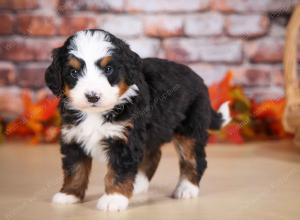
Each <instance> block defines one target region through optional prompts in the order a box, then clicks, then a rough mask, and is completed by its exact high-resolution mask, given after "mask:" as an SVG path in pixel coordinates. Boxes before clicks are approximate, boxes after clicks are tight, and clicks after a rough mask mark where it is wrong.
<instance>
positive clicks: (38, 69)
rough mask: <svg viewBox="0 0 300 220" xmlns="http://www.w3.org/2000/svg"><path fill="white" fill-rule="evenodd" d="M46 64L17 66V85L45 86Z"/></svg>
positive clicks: (27, 86)
mask: <svg viewBox="0 0 300 220" xmlns="http://www.w3.org/2000/svg"><path fill="white" fill-rule="evenodd" d="M47 66H48V65H46V64H36V63H32V64H26V65H20V66H19V67H18V79H17V85H19V86H21V87H26V88H31V89H38V88H41V87H44V86H45V80H44V75H45V70H46V68H47Z"/></svg>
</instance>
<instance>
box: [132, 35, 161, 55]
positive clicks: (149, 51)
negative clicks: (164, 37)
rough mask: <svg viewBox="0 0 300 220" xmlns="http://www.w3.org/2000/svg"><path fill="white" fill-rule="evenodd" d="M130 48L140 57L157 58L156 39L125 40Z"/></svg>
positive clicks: (158, 45)
mask: <svg viewBox="0 0 300 220" xmlns="http://www.w3.org/2000/svg"><path fill="white" fill-rule="evenodd" d="M127 43H128V44H129V45H130V48H131V49H132V50H133V51H135V52H136V53H137V54H138V55H140V56H141V57H157V56H158V53H159V49H160V41H159V40H158V39H150V38H140V39H132V40H127Z"/></svg>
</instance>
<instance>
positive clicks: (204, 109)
mask: <svg viewBox="0 0 300 220" xmlns="http://www.w3.org/2000/svg"><path fill="white" fill-rule="evenodd" d="M87 31H90V32H96V31H102V32H104V33H105V34H106V40H107V41H109V42H111V43H112V44H113V45H114V46H115V48H114V49H112V60H113V64H112V65H115V69H116V70H117V73H116V75H115V76H114V77H113V79H111V80H110V83H112V84H117V83H118V82H119V81H120V79H121V78H120V76H122V78H124V79H125V82H126V84H127V85H132V84H136V85H137V87H138V88H139V94H138V96H136V97H135V98H134V99H133V100H132V101H131V102H128V103H123V104H121V105H117V106H115V107H114V108H113V109H112V110H111V111H109V112H106V113H105V114H104V115H103V116H104V118H105V119H106V121H107V122H112V123H118V122H122V121H125V120H130V121H131V123H132V126H129V127H127V128H126V136H127V140H123V139H119V138H113V137H110V138H106V139H103V140H102V141H101V142H102V143H101V144H104V145H105V146H106V154H107V158H108V163H109V166H110V167H111V168H112V169H113V170H114V172H115V173H116V176H115V180H114V181H115V183H116V184H122V183H124V182H126V181H128V180H131V181H133V180H134V177H135V175H136V173H137V171H138V169H139V167H140V164H142V161H143V160H145V155H151V154H152V153H153V152H160V147H161V146H162V145H163V144H164V143H167V142H170V141H171V140H173V139H174V138H175V139H176V137H181V140H190V141H189V142H187V141H185V143H190V144H187V146H185V147H186V148H190V149H188V151H191V152H192V153H193V154H192V156H191V157H192V158H186V157H185V158H184V157H183V155H181V162H180V165H181V168H182V173H181V174H182V175H185V172H189V171H188V169H186V167H189V166H191V167H190V169H194V168H193V167H192V165H193V161H194V160H195V161H196V167H195V171H193V172H195V173H196V174H195V176H194V177H192V178H191V177H188V178H191V180H190V181H191V182H192V183H194V184H196V185H197V184H198V183H199V181H200V179H201V176H202V174H203V172H204V170H205V168H206V166H207V162H206V159H205V151H204V147H205V145H206V143H207V139H208V132H207V131H208V129H219V128H220V127H221V125H222V122H223V119H222V115H221V114H220V113H216V112H215V111H214V110H213V109H212V107H211V104H210V100H209V95H208V89H207V87H206V86H205V84H204V82H203V80H202V78H200V77H199V76H198V75H197V74H196V73H195V72H194V71H192V70H191V69H190V68H189V67H187V66H185V65H182V64H178V63H175V62H171V61H167V60H163V59H157V58H147V59H141V58H140V57H139V56H138V55H137V54H136V53H134V52H133V51H131V50H130V48H129V46H128V45H127V44H126V43H125V42H124V41H122V40H120V39H118V38H116V37H115V36H113V35H112V34H110V33H108V32H105V31H103V30H96V29H94V30H87ZM72 37H73V36H71V37H70V38H69V39H67V41H66V42H65V44H64V45H63V46H62V47H60V48H58V49H55V50H54V52H53V62H52V64H51V65H50V66H49V68H48V69H47V71H46V75H45V80H46V83H47V85H48V87H49V88H50V89H51V90H52V92H53V93H54V94H55V95H57V96H60V98H61V99H60V113H61V117H62V124H63V125H64V126H66V125H70V126H74V125H75V126H76V125H78V124H80V123H81V121H82V120H84V117H82V116H81V114H80V110H74V109H70V108H68V105H67V103H68V101H69V98H68V96H67V95H66V94H65V93H64V87H65V86H66V85H68V87H70V88H72V87H73V86H74V85H75V84H76V80H74V79H71V78H70V77H69V76H68V74H67V73H68V69H67V67H66V66H65V62H66V60H67V57H68V56H69V54H68V46H69V44H70V42H71V40H72ZM99 114H101V113H99ZM99 144H100V143H99ZM81 145H82V143H77V142H76V141H74V143H72V144H70V143H65V142H64V140H63V139H62V140H61V153H62V154H63V155H64V158H63V168H64V170H65V171H67V172H65V173H66V174H65V175H69V176H72V175H73V169H72V168H73V165H74V164H77V163H78V162H80V161H81V160H83V159H84V158H85V157H90V155H86V154H85V152H84V151H83V150H82V146H81ZM193 155H194V157H193ZM157 163H158V162H157ZM153 166H157V165H153ZM155 168H156V167H155ZM155 168H154V171H155ZM145 172H147V171H145ZM186 176H190V175H186ZM151 177H152V176H151ZM151 177H150V176H149V179H151ZM84 190H85V189H83V190H82V191H83V192H81V194H80V193H77V195H76V190H73V191H72V190H69V191H66V190H65V192H67V193H71V194H72V193H73V194H75V195H76V196H79V197H80V198H81V199H82V198H83V196H84ZM131 190H132V187H131ZM62 192H64V189H62ZM82 193H83V194H82ZM129 194H131V192H130V193H129Z"/></svg>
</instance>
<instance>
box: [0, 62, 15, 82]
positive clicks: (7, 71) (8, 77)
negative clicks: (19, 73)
mask: <svg viewBox="0 0 300 220" xmlns="http://www.w3.org/2000/svg"><path fill="white" fill-rule="evenodd" d="M15 80H16V70H15V66H14V65H13V64H12V63H7V62H1V61H0V85H1V86H4V85H10V84H13V83H14V82H15Z"/></svg>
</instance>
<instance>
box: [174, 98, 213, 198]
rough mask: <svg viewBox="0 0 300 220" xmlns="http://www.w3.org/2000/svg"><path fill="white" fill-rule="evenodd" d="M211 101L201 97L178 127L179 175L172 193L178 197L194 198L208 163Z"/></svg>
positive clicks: (176, 136)
mask: <svg viewBox="0 0 300 220" xmlns="http://www.w3.org/2000/svg"><path fill="white" fill-rule="evenodd" d="M209 114H210V103H209V101H208V100H207V99H198V100H196V102H195V103H194V104H193V105H192V106H191V108H190V109H189V111H188V112H187V118H186V119H185V121H183V122H182V124H181V125H180V126H179V127H178V128H177V129H176V134H175V138H174V139H175V147H176V150H177V152H178V155H179V160H180V162H179V164H180V178H179V182H178V184H177V186H176V189H175V191H174V193H173V196H174V197H175V198H178V199H187V198H194V197H197V196H198V193H199V182H200V180H201V177H202V175H203V173H204V171H205V169H206V167H207V161H206V154H205V149H204V147H205V145H206V143H207V140H208V132H207V130H208V128H209V124H210V117H209V116H210V115H209Z"/></svg>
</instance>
